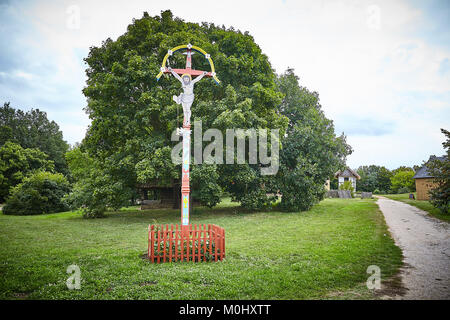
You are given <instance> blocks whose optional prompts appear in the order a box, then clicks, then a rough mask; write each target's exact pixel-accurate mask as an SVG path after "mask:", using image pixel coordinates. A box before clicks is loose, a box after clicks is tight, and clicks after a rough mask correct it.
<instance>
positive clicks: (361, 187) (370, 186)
mask: <svg viewBox="0 0 450 320" xmlns="http://www.w3.org/2000/svg"><path fill="white" fill-rule="evenodd" d="M356 172H357V173H358V174H359V175H360V177H361V179H359V180H356V190H358V191H367V192H374V191H375V189H378V190H379V192H380V193H387V192H388V190H390V189H391V177H392V175H393V174H392V172H391V171H390V170H389V169H387V168H385V167H383V166H376V165H370V166H360V167H359V168H358V170H356ZM374 193H375V192H374Z"/></svg>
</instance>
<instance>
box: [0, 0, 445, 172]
mask: <svg viewBox="0 0 450 320" xmlns="http://www.w3.org/2000/svg"><path fill="white" fill-rule="evenodd" d="M166 9H170V10H172V12H173V13H174V15H176V16H178V17H181V18H182V19H184V20H186V21H191V22H202V21H208V22H214V23H215V24H220V25H222V24H224V25H225V26H234V27H235V29H240V30H241V31H249V32H250V33H251V34H252V35H253V36H254V38H255V40H256V42H257V43H258V44H259V45H260V47H261V48H262V50H263V52H264V53H265V54H267V55H268V57H269V59H270V61H271V63H272V66H273V68H274V69H275V70H276V71H277V72H278V73H281V72H283V71H284V70H285V69H286V68H287V67H293V68H295V70H296V73H297V74H298V75H299V76H300V80H301V84H302V85H303V86H306V87H308V88H309V89H311V90H315V91H318V92H319V94H320V98H321V103H322V106H323V109H324V111H325V114H326V116H327V117H328V118H331V119H333V120H334V123H335V126H336V130H337V132H339V133H340V132H345V134H346V135H347V136H348V142H349V143H350V144H351V145H352V147H353V149H354V153H353V154H352V155H351V156H350V157H349V158H348V164H349V166H351V167H353V168H356V167H358V166H359V165H369V164H377V165H384V166H386V167H388V168H390V169H394V168H396V167H398V166H400V165H410V166H412V165H414V164H420V163H422V161H423V160H426V159H427V158H428V156H429V155H430V154H436V155H440V154H443V152H444V151H443V149H442V145H441V143H442V141H443V140H444V136H443V135H442V134H441V133H440V130H439V129H440V128H446V129H450V1H446V0H443V1H432V0H430V1H419V0H417V1H392V0H388V1H378V0H371V1H356V0H353V1H350V0H349V1H337V0H336V1H331V0H330V1H318V0H311V1H294V0H273V1H261V0H259V1H234V0H233V1H231V0H228V1H223V0H222V1H213V0H210V1H205V0H201V1H196V0H184V1H170V0H165V1H161V0H143V1H134V0H127V1H111V0H109V1H77V0H71V1H39V0H35V1H32V0H29V1H27V0H25V1H24V0H21V1H14V0H10V1H8V0H6V1H5V0H0V46H1V49H0V99H1V101H0V102H1V103H2V102H5V101H10V102H11V105H12V106H13V107H15V108H20V109H24V110H28V109H30V108H39V109H41V110H44V111H46V112H47V113H48V116H49V118H50V119H52V120H55V121H56V122H57V123H58V124H59V125H60V126H61V129H62V131H63V133H64V137H65V139H66V140H67V141H68V142H69V143H72V144H73V143H75V142H77V141H81V139H82V138H83V137H84V134H85V131H86V128H87V126H88V124H89V119H88V117H87V116H86V115H85V113H84V111H83V110H82V109H83V107H84V106H85V105H86V101H85V99H84V97H83V95H82V93H81V90H82V88H83V86H84V84H85V75H84V70H85V65H84V63H83V58H84V57H86V56H87V54H88V52H89V47H90V46H98V45H100V43H101V41H102V40H104V39H106V38H108V37H111V38H112V39H116V38H117V37H118V36H119V35H121V34H123V33H124V32H125V31H126V28H127V25H128V24H130V23H131V22H132V19H133V18H141V17H142V13H143V12H144V11H147V12H148V13H149V14H150V15H152V16H153V15H158V14H159V13H160V12H161V10H166ZM213 58H214V57H213ZM216 67H217V68H220V66H216Z"/></svg>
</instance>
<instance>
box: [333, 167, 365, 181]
mask: <svg viewBox="0 0 450 320" xmlns="http://www.w3.org/2000/svg"><path fill="white" fill-rule="evenodd" d="M334 176H335V177H336V178H337V177H344V178H349V177H355V178H356V179H358V180H359V179H361V177H360V176H359V174H357V173H356V172H355V171H354V170H352V169H350V168H345V169H344V170H343V171H341V170H339V171H338V172H336V173H335V174H334Z"/></svg>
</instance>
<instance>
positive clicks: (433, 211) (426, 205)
mask: <svg viewBox="0 0 450 320" xmlns="http://www.w3.org/2000/svg"><path fill="white" fill-rule="evenodd" d="M383 197H386V198H389V199H392V200H397V201H401V202H404V203H407V204H410V205H412V206H415V207H417V208H419V209H422V210H423V211H426V212H428V213H429V214H430V215H432V216H434V217H436V218H438V219H441V220H443V221H447V222H450V215H448V214H447V215H446V214H442V213H441V212H440V211H439V209H437V208H435V207H434V206H433V205H432V204H431V203H430V202H429V201H426V200H411V199H409V193H401V194H384V195H383ZM414 197H417V195H416V193H414Z"/></svg>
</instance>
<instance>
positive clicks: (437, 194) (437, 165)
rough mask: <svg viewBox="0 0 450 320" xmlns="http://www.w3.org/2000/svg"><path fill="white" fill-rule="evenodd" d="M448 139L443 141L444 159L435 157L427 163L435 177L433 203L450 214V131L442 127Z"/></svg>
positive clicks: (432, 192)
mask: <svg viewBox="0 0 450 320" xmlns="http://www.w3.org/2000/svg"><path fill="white" fill-rule="evenodd" d="M441 132H442V133H443V134H444V135H445V136H446V138H447V140H446V141H444V142H443V143H442V145H443V146H444V149H446V150H447V154H446V155H445V156H444V159H443V160H439V159H438V158H435V159H434V160H431V161H429V163H428V164H427V167H428V171H429V172H430V173H431V175H432V176H433V177H434V182H435V183H436V185H437V186H436V187H435V188H434V189H432V190H431V191H430V197H431V203H432V204H433V205H434V206H435V207H436V208H438V209H439V210H440V211H441V213H442V214H450V132H449V131H447V130H445V129H441Z"/></svg>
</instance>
